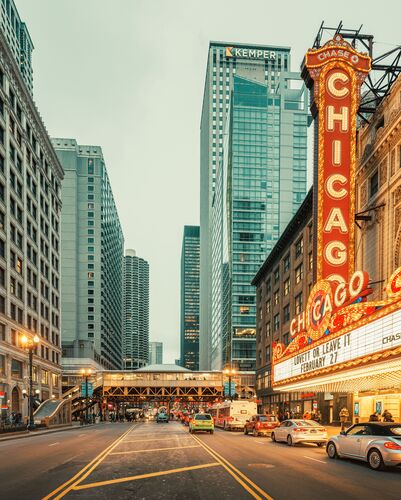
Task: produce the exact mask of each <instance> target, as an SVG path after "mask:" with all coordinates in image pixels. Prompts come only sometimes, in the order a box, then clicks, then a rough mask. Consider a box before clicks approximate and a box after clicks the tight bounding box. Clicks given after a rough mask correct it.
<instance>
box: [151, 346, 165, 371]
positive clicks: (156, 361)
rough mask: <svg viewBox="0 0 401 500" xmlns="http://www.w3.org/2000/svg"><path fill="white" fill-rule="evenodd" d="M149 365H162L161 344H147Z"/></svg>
mask: <svg viewBox="0 0 401 500" xmlns="http://www.w3.org/2000/svg"><path fill="white" fill-rule="evenodd" d="M149 364H150V365H161V364H163V342H149Z"/></svg>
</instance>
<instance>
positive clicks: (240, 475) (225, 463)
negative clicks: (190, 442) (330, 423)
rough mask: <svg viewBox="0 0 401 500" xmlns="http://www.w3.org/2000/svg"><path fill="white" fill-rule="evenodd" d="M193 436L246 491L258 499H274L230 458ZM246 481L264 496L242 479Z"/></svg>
mask: <svg viewBox="0 0 401 500" xmlns="http://www.w3.org/2000/svg"><path fill="white" fill-rule="evenodd" d="M192 437H193V438H194V439H195V441H197V442H198V443H200V445H201V446H203V448H205V450H206V451H207V452H208V453H209V454H210V455H212V457H214V459H215V460H217V461H218V462H220V463H221V465H222V466H223V467H224V468H225V469H226V471H227V472H228V473H229V474H231V476H232V477H233V478H234V479H235V480H236V481H237V482H238V483H239V484H240V485H241V486H243V488H245V490H246V491H248V493H250V494H251V495H252V496H253V497H254V498H256V499H257V500H262V497H263V498H266V499H267V500H273V497H271V496H270V495H269V494H268V493H266V491H264V490H262V488H259V486H258V485H257V484H255V483H254V482H253V481H251V480H250V479H249V477H248V476H246V475H245V474H243V473H242V472H241V471H239V470H238V469H237V468H236V467H235V466H234V465H233V464H232V463H231V462H229V461H228V460H226V459H225V458H224V457H222V456H221V455H220V454H219V453H217V452H216V451H215V450H213V448H210V447H209V446H208V445H207V444H205V443H204V442H203V441H201V440H200V439H199V438H197V437H196V436H194V435H193V434H192ZM241 478H242V479H243V480H244V481H246V482H247V483H248V484H249V485H250V486H252V488H254V489H255V490H256V491H257V492H258V493H260V494H261V495H262V497H260V496H259V495H257V494H256V493H255V492H254V491H253V490H252V489H251V488H250V487H249V486H248V484H246V483H244V481H242V479H241Z"/></svg>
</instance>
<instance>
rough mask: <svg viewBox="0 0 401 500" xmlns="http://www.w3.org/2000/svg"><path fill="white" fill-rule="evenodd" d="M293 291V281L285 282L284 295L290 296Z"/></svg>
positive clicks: (287, 280)
mask: <svg viewBox="0 0 401 500" xmlns="http://www.w3.org/2000/svg"><path fill="white" fill-rule="evenodd" d="M290 290H291V280H290V278H288V279H286V280H285V281H284V295H288V294H289V293H290Z"/></svg>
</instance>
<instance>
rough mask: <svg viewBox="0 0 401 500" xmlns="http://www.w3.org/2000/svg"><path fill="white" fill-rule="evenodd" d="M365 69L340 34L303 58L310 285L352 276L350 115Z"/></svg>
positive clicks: (352, 130)
mask: <svg viewBox="0 0 401 500" xmlns="http://www.w3.org/2000/svg"><path fill="white" fill-rule="evenodd" d="M370 66H371V60H370V57H369V56H367V55H365V54H361V53H359V52H357V51H356V50H355V49H354V48H353V47H352V46H351V45H350V44H349V43H348V42H346V41H345V40H344V39H343V38H342V36H341V35H336V36H335V37H334V39H333V40H330V41H329V42H327V43H326V44H325V45H324V46H323V47H321V48H319V49H311V50H309V51H308V52H307V54H306V58H305V62H304V68H303V72H302V75H303V78H304V80H305V82H306V85H307V86H308V87H309V88H311V87H312V86H313V103H312V112H313V114H314V118H315V119H317V127H318V130H317V132H318V144H315V148H316V146H317V147H318V158H317V164H315V166H314V168H315V174H314V185H315V194H314V215H315V219H314V220H315V221H316V222H315V227H314V232H315V250H316V253H315V255H316V277H315V279H316V281H319V280H322V279H330V280H336V281H339V282H345V283H348V281H349V279H350V277H351V275H352V273H353V271H354V213H355V186H354V182H355V168H356V115H357V110H358V107H359V99H360V88H361V85H362V83H363V81H364V79H365V77H366V75H367V73H368V72H369V71H370ZM315 163H316V162H315Z"/></svg>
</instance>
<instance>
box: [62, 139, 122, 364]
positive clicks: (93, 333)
mask: <svg viewBox="0 0 401 500" xmlns="http://www.w3.org/2000/svg"><path fill="white" fill-rule="evenodd" d="M53 145H54V147H55V149H56V152H57V156H58V157H59V159H60V162H61V164H62V165H63V168H64V171H65V179H64V182H63V188H62V213H61V245H62V255H61V256H62V259H61V277H62V283H61V289H62V294H61V305H62V312H63V315H62V325H61V330H62V347H63V366H65V367H66V368H67V367H68V368H70V367H71V368H72V367H73V366H80V365H88V364H89V365H90V366H91V365H93V366H94V367H95V368H96V366H97V365H100V366H101V367H103V368H106V369H118V368H121V366H122V307H123V298H122V291H123V256H124V237H123V232H122V229H121V224H120V220H119V217H118V212H117V207H116V204H115V202H114V198H113V192H112V189H111V184H110V180H109V177H108V175H107V170H106V165H105V162H104V158H103V153H102V149H101V148H100V147H99V146H83V145H78V144H77V141H76V140H75V139H53Z"/></svg>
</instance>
